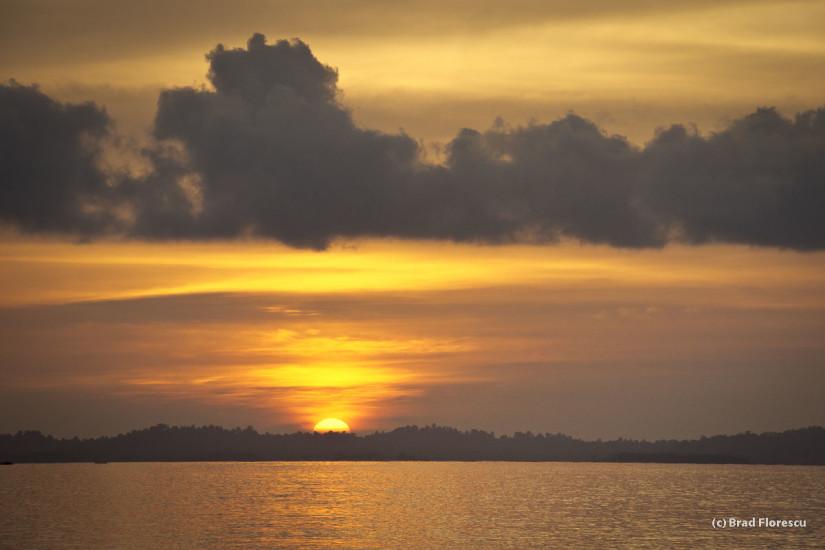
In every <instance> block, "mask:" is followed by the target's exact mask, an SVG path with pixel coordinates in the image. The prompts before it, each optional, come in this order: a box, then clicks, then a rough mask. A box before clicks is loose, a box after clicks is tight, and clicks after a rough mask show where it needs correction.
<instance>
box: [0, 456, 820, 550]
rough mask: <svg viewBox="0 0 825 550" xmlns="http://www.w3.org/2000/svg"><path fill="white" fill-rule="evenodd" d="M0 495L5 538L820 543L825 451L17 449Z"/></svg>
mask: <svg viewBox="0 0 825 550" xmlns="http://www.w3.org/2000/svg"><path fill="white" fill-rule="evenodd" d="M0 502H2V509H0V547H2V548H14V549H26V548H61V549H64V548H82V549H93V548H439V549H448V548H473V549H482V548H823V547H825V468H823V467H803V466H741V465H669V464H593V463H512V462H474V463H463V462H356V463H352V462H253V463H238V462H223V463H135V464H123V463H111V464H99V465H97V464H36V465H35V464H15V465H12V466H0ZM714 518H716V519H717V520H719V519H724V520H725V521H726V522H729V519H730V518H736V519H739V520H743V521H750V520H751V518H755V521H756V522H758V521H759V519H760V518H770V520H790V521H805V522H806V526H805V527H779V526H774V527H760V526H758V524H757V525H756V526H754V527H739V528H731V527H730V526H729V525H728V527H727V528H714V527H713V526H712V521H713V520H714Z"/></svg>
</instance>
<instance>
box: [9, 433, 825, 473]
mask: <svg viewBox="0 0 825 550" xmlns="http://www.w3.org/2000/svg"><path fill="white" fill-rule="evenodd" d="M223 460H245V461H253V460H462V461H472V460H511V461H606V462H672V463H677V462H678V463H733V464H736V463H743V464H816V465H825V428H822V427H818V426H812V427H809V428H802V429H798V430H788V431H785V432H781V433H778V432H765V433H761V434H755V433H751V432H745V433H742V434H738V435H716V436H713V437H702V438H700V439H693V440H683V441H677V440H659V441H655V442H649V441H644V440H642V441H638V440H632V439H623V438H619V439H616V440H614V441H601V440H598V441H582V440H580V439H574V438H572V437H570V436H568V435H563V434H549V433H548V434H533V433H531V432H526V433H522V432H516V433H515V434H514V435H512V436H507V435H503V436H500V437H496V436H495V435H494V434H493V433H490V432H485V431H480V430H471V431H464V432H462V431H459V430H457V429H455V428H447V427H443V426H436V425H435V424H433V425H430V426H424V427H422V428H419V427H418V426H405V427H403V428H396V429H395V430H392V431H390V432H375V433H373V434H369V435H364V436H359V435H356V434H352V433H334V432H330V433H325V434H320V433H307V432H297V433H293V434H269V433H266V434H260V433H258V432H257V431H255V430H254V429H253V428H252V427H251V426H250V427H247V428H246V429H241V428H234V429H224V428H222V427H220V426H202V427H195V426H183V427H177V426H175V427H170V426H167V425H166V424H158V425H157V426H152V427H151V428H146V429H143V430H135V431H131V432H129V433H127V434H121V435H118V436H116V437H105V436H104V437H99V438H96V439H78V438H77V437H75V438H73V439H55V438H54V437H52V436H48V435H43V434H42V433H40V432H37V431H26V432H18V433H16V434H2V435H0V462H4V461H8V462H126V461H137V462H144V461H145V462H155V461H157V462H161V461H223Z"/></svg>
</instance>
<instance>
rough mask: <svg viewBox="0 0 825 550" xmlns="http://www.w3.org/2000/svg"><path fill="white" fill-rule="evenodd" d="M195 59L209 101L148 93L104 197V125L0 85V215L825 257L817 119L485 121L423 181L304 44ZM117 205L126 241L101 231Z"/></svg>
mask: <svg viewBox="0 0 825 550" xmlns="http://www.w3.org/2000/svg"><path fill="white" fill-rule="evenodd" d="M207 59H208V60H209V63H210V71H209V78H210V81H211V83H212V86H213V89H211V90H206V89H194V88H178V89H172V90H165V91H163V92H162V93H161V95H160V98H159V101H158V111H157V116H156V119H155V138H156V139H157V140H158V144H157V145H156V146H154V147H153V148H151V149H149V150H147V151H144V154H145V155H146V158H147V160H148V162H149V163H150V164H151V166H152V170H151V172H150V173H149V174H148V175H146V176H142V177H139V178H138V177H130V176H127V175H120V176H117V177H112V178H110V179H111V180H115V183H113V184H111V185H108V186H107V185H106V180H105V178H104V177H103V175H102V174H101V173H100V171H99V170H97V169H96V168H95V166H96V165H95V162H94V160H95V155H96V154H97V152H98V145H97V144H96V141H95V138H99V137H101V136H102V135H103V134H104V133H105V129H106V124H107V119H106V117H105V114H104V113H103V112H102V111H100V110H99V109H97V108H96V107H94V106H93V105H81V106H73V105H60V104H58V103H56V102H54V101H52V100H50V99H49V98H47V97H46V96H44V95H43V94H41V93H40V92H38V91H37V90H36V89H34V88H25V87H21V86H17V85H11V86H5V87H3V88H2V93H1V94H0V99H2V105H0V109H2V111H0V112H2V113H3V114H2V116H3V130H2V131H3V139H4V141H3V144H2V147H3V149H2V154H3V159H5V158H6V157H8V158H10V159H11V161H12V162H11V163H10V164H9V166H11V169H8V168H4V170H7V171H8V172H9V176H8V177H7V176H6V175H5V173H4V177H3V181H2V186H3V187H2V193H3V194H4V195H3V196H4V197H9V198H8V200H6V201H4V202H3V206H2V207H0V208H1V209H0V216H2V219H4V220H6V221H7V222H11V223H13V224H16V225H18V226H20V227H22V228H24V229H26V230H30V231H40V230H43V231H45V230H51V231H64V232H72V233H81V234H94V233H96V232H97V233H107V232H109V233H110V232H113V231H115V232H118V233H120V234H125V235H128V236H131V237H136V238H147V239H170V238H174V239H180V238H189V239H209V238H233V237H238V236H260V237H265V238H272V239H277V240H280V241H282V242H285V243H288V244H290V245H293V246H301V247H313V248H324V247H325V246H327V245H328V244H329V242H330V241H331V240H332V239H335V238H337V237H344V238H350V237H360V236H377V237H382V236H393V237H401V238H432V239H450V240H455V241H470V242H488V243H501V242H553V241H555V240H558V239H559V238H563V237H567V238H575V239H579V240H581V241H583V242H592V243H604V244H609V245H612V246H620V247H650V246H663V245H665V244H666V243H668V242H670V241H673V240H676V241H683V242H688V243H695V244H698V243H705V242H730V243H746V244H754V245H765V246H778V247H787V248H794V249H821V248H825V221H823V219H824V218H823V216H822V212H825V110H822V109H820V110H817V111H810V112H807V113H802V114H800V115H797V117H796V118H795V119H794V120H789V119H786V118H784V117H782V116H781V115H780V114H779V113H777V112H776V111H775V110H773V109H759V110H757V111H756V112H755V113H753V114H751V115H749V116H747V117H745V118H743V119H741V120H738V121H735V122H734V123H732V124H731V125H730V127H729V128H727V129H726V130H724V131H721V132H718V133H716V134H713V135H711V136H710V137H702V136H699V135H697V134H696V133H695V132H691V131H688V130H687V129H685V128H684V127H682V126H678V125H677V126H672V127H670V128H667V129H664V130H662V131H661V132H660V133H659V134H658V135H657V137H656V138H655V139H654V140H653V141H652V142H651V143H649V144H648V145H647V146H646V147H645V148H644V149H640V148H637V147H635V146H633V145H631V144H630V143H628V142H627V141H626V140H625V139H623V138H621V137H618V136H608V135H606V134H605V133H604V132H603V131H601V130H600V129H599V128H598V127H596V125H594V124H593V123H592V122H590V121H587V120H585V119H583V118H581V117H578V116H576V115H573V114H570V115H568V116H567V117H565V118H564V119H561V120H557V121H555V122H552V123H550V124H531V125H528V126H526V127H517V128H509V127H506V126H505V125H504V124H503V123H497V124H496V125H495V126H494V127H493V128H492V129H490V130H488V131H486V132H478V131H475V130H471V129H464V130H461V131H460V132H459V134H458V135H457V137H456V138H455V139H454V140H452V141H451V142H450V143H449V144H448V145H447V147H446V149H445V153H446V162H445V163H444V165H439V166H435V165H430V164H426V163H424V162H422V161H421V159H420V154H421V151H420V147H419V145H418V144H417V143H416V142H415V141H414V140H413V139H411V138H410V137H409V136H407V135H405V134H397V135H388V134H384V133H381V132H377V131H372V130H369V129H365V128H361V127H359V126H358V125H356V124H355V123H354V121H353V120H352V117H351V115H350V113H349V111H347V110H346V109H345V108H343V107H342V106H341V104H340V103H339V101H338V94H339V92H338V89H337V77H338V75H337V72H336V70H334V69H332V68H330V67H328V66H325V65H323V64H322V63H320V62H319V61H318V60H317V59H316V58H315V57H314V56H313V55H312V53H311V51H310V49H309V48H308V47H307V45H306V44H304V43H302V42H301V41H298V40H293V41H291V42H287V41H278V42H276V43H274V44H271V45H269V44H267V43H266V40H265V39H264V37H263V36H262V35H259V34H256V35H254V36H253V37H252V38H251V39H250V40H249V43H248V44H247V48H246V49H227V48H224V47H223V46H220V45H219V46H218V47H216V48H215V49H214V50H213V51H212V52H210V53H209V54H208V55H207ZM53 130H54V131H53ZM55 136H57V137H55ZM61 136H62V137H61ZM55 139H57V140H59V141H60V144H59V145H56V146H55V145H54V143H55ZM175 144H177V145H175ZM39 160H48V161H49V162H48V163H46V166H47V167H46V168H44V165H43V163H39V162H38V161H39ZM4 166H6V164H5V161H4ZM21 182H26V183H21ZM115 209H117V210H118V212H120V213H121V216H120V219H122V220H128V221H129V223H128V226H122V225H115V224H114V222H113V221H112V220H114V219H115V218H114V217H113V216H111V215H110V214H109V211H114V210H115ZM124 211H126V212H129V216H125V217H124V216H123V215H122V212H124Z"/></svg>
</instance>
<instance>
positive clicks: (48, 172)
mask: <svg viewBox="0 0 825 550" xmlns="http://www.w3.org/2000/svg"><path fill="white" fill-rule="evenodd" d="M109 123H110V121H109V118H108V116H107V115H106V112H105V111H104V110H102V109H100V108H98V107H97V106H95V105H94V104H93V103H84V104H82V105H64V104H61V103H58V102H57V101H54V100H53V99H51V98H49V97H48V96H46V95H45V94H43V93H42V92H40V91H39V90H38V89H37V88H36V87H34V86H22V85H20V84H17V83H16V82H14V81H11V82H9V83H8V84H0V220H2V221H4V222H8V223H11V224H14V225H15V226H17V227H19V228H20V229H22V230H23V231H30V232H36V231H70V232H74V233H78V234H82V235H86V234H96V233H100V232H102V231H107V230H112V229H113V227H112V224H113V217H112V216H111V215H110V213H109V212H108V211H107V209H108V207H109V202H108V201H109V199H110V197H109V194H110V193H109V188H108V186H107V182H106V177H105V175H104V174H103V173H102V172H101V171H100V170H99V168H98V157H99V154H100V140H101V139H102V138H104V137H105V136H106V135H107V132H108V129H109Z"/></svg>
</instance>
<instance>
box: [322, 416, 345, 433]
mask: <svg viewBox="0 0 825 550" xmlns="http://www.w3.org/2000/svg"><path fill="white" fill-rule="evenodd" d="M313 430H314V431H316V432H348V431H349V426H347V423H346V422H344V421H343V420H338V419H337V418H325V419H323V420H321V421H320V422H318V423H317V424H315V428H313Z"/></svg>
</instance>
